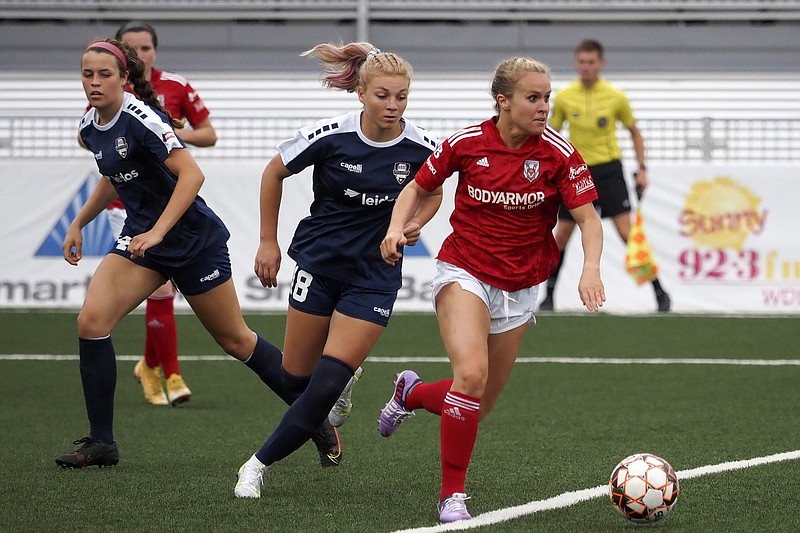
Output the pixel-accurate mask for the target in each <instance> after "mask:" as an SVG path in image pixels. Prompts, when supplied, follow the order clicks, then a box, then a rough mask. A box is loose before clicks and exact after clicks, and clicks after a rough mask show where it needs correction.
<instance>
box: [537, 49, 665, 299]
mask: <svg viewBox="0 0 800 533" xmlns="http://www.w3.org/2000/svg"><path fill="white" fill-rule="evenodd" d="M603 67H605V61H604V59H603V45H601V44H600V43H599V42H597V41H594V40H586V41H583V42H582V43H580V44H579V45H578V47H577V48H576V49H575V69H576V70H577V71H578V74H579V75H580V78H579V79H577V80H575V81H574V82H573V83H571V84H570V85H568V86H567V87H565V88H563V89H561V90H560V91H558V92H557V93H556V95H555V98H554V100H553V105H552V109H553V113H552V116H551V118H550V125H551V126H552V127H553V128H555V129H556V130H561V128H562V126H563V125H564V122H567V123H568V124H569V138H570V141H571V142H572V144H574V145H575V147H576V148H577V149H578V151H579V152H580V154H581V155H582V156H583V159H584V160H585V161H586V163H587V164H588V165H589V170H590V171H591V173H592V178H594V182H595V186H596V187H597V194H598V195H599V199H598V200H597V201H596V202H595V207H596V208H598V209H599V211H600V216H601V217H603V218H611V219H612V220H613V221H614V226H615V227H616V228H617V233H619V236H620V237H621V238H622V240H623V241H624V242H628V234H629V232H630V229H631V202H630V198H629V196H628V187H627V185H626V184H625V177H624V175H623V172H622V161H621V160H622V151H621V150H620V148H619V144H618V143H617V122H620V123H622V125H623V126H625V128H627V130H628V131H629V132H631V139H632V140H633V149H634V152H635V153H636V161H638V163H639V170H638V171H637V172H636V174H635V176H636V191H637V193H638V194H639V195H640V196H641V194H642V192H643V191H644V189H645V188H646V187H647V165H646V164H645V163H646V161H645V149H644V138H643V137H642V134H641V132H640V131H639V128H637V127H636V120H635V119H634V117H633V111H632V110H631V105H630V102H629V101H628V97H627V96H626V95H625V93H624V92H622V91H621V90H620V89H617V88H616V87H614V86H613V85H611V84H610V83H608V82H607V81H605V80H603V79H600V71H602V70H603ZM574 229H575V221H574V220H573V219H572V217H571V216H570V214H569V211H567V210H566V209H565V208H564V206H563V205H562V206H561V209H560V210H559V213H558V226H557V227H556V236H555V237H556V242H557V243H558V249H559V250H560V251H561V262H563V260H564V249H565V248H566V246H567V242H568V241H569V238H570V236H571V235H572V231H573V230H574ZM561 262H559V265H558V268H557V269H556V271H555V272H554V273H553V275H552V276H550V279H548V280H547V296H546V297H545V299H544V301H543V302H542V304H541V306H540V307H539V310H540V311H552V310H553V293H554V292H555V287H556V281H557V280H558V273H559V271H560V269H561ZM652 283H653V289H654V290H655V296H656V303H657V306H658V307H657V308H658V310H659V311H661V312H667V311H669V309H670V305H671V302H670V298H669V295H668V294H667V293H666V292H665V291H664V289H663V288H662V287H661V283H659V281H658V278H656V279H654V280H653V281H652Z"/></svg>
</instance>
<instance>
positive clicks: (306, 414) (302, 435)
mask: <svg viewBox="0 0 800 533" xmlns="http://www.w3.org/2000/svg"><path fill="white" fill-rule="evenodd" d="M351 377H353V369H352V368H350V367H349V366H347V365H346V364H344V363H343V362H341V361H339V360H338V359H334V358H332V357H329V356H327V355H323V356H322V359H320V361H319V363H317V367H316V368H315V369H314V373H313V374H312V375H311V381H310V382H309V383H308V387H307V388H306V390H305V391H304V392H303V393H302V394H301V395H300V397H299V398H298V399H297V401H295V402H294V403H293V404H292V405H291V407H289V409H288V410H287V411H286V413H285V414H284V415H283V418H282V419H281V421H280V423H279V424H278V427H277V428H275V431H274V432H273V433H272V435H270V436H269V438H268V439H267V441H266V442H265V443H264V446H262V447H261V449H260V450H259V451H257V452H256V458H258V460H259V461H261V462H262V463H264V464H265V465H271V464H272V463H274V462H276V461H280V460H281V459H283V458H284V457H286V456H288V455H289V454H290V453H292V452H294V451H295V450H297V449H298V448H300V446H302V445H303V444H305V442H306V441H307V440H308V439H310V438H311V435H313V434H314V432H315V431H316V430H317V429H319V426H320V424H322V422H323V421H324V420H325V417H327V416H328V412H329V411H330V410H331V407H333V404H334V403H336V399H337V398H338V397H339V394H341V392H342V389H344V387H345V385H347V382H348V381H350V378H351Z"/></svg>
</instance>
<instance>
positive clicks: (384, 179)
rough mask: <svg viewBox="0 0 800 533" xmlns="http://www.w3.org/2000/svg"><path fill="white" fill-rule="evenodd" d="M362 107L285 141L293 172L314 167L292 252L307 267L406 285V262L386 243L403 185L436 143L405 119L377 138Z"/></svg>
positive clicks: (368, 283) (349, 278)
mask: <svg viewBox="0 0 800 533" xmlns="http://www.w3.org/2000/svg"><path fill="white" fill-rule="evenodd" d="M360 117H361V111H353V112H351V113H348V114H346V115H340V116H337V117H333V118H328V119H324V120H321V121H319V122H317V123H316V124H314V125H313V126H308V127H305V128H302V129H300V130H299V131H298V132H297V134H296V135H295V136H294V137H293V138H291V139H288V140H286V141H283V142H282V143H280V144H279V145H278V151H279V152H280V154H281V158H282V160H283V163H284V165H286V168H288V169H289V170H290V171H291V172H292V173H295V174H296V173H298V172H300V171H301V170H303V169H304V168H306V167H309V166H311V165H313V166H314V178H313V179H314V183H313V186H314V201H313V202H312V204H311V209H310V211H311V214H310V215H309V216H307V217H306V218H304V219H303V220H301V221H300V224H298V226H297V229H296V230H295V233H294V238H293V239H292V244H291V245H290V246H289V251H288V254H289V256H290V257H291V258H292V259H294V260H295V262H296V263H297V264H298V265H300V267H301V268H303V269H304V270H308V271H309V272H312V273H314V272H317V273H320V274H325V275H326V276H329V277H332V278H334V279H337V280H340V281H344V282H347V283H351V284H353V285H357V286H360V287H366V288H373V289H383V290H398V289H400V286H401V284H402V280H401V272H400V268H401V262H400V261H398V262H397V264H396V265H395V266H394V267H391V266H389V265H387V264H386V263H384V262H383V259H382V258H381V252H380V244H381V241H382V240H383V238H384V236H385V235H386V230H387V229H388V228H389V220H390V219H391V216H392V207H394V202H395V200H396V199H397V195H398V194H400V191H401V190H403V187H405V186H406V185H408V184H409V183H410V182H411V181H413V180H414V175H415V174H416V173H417V170H419V168H420V166H421V165H422V164H423V163H424V162H425V160H426V159H427V157H428V156H429V155H430V154H431V152H432V151H433V149H434V148H435V147H436V143H437V139H436V137H435V136H433V135H432V134H430V133H429V132H427V131H425V130H423V129H421V128H418V127H416V126H414V125H413V124H411V123H410V122H408V121H406V120H403V126H404V128H403V133H402V134H401V135H400V136H399V137H398V138H396V139H394V140H392V141H389V142H382V143H376V142H374V141H370V140H369V139H367V138H366V136H365V135H364V134H363V133H362V131H361V127H360V122H359V120H360Z"/></svg>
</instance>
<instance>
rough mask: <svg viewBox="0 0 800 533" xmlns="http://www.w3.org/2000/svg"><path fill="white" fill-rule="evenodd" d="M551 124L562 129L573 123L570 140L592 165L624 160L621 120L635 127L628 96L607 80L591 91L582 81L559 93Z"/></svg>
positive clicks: (598, 82) (596, 85)
mask: <svg viewBox="0 0 800 533" xmlns="http://www.w3.org/2000/svg"><path fill="white" fill-rule="evenodd" d="M552 108H553V113H552V115H551V117H550V125H551V126H552V127H553V128H555V129H556V130H561V128H562V127H563V125H564V122H567V123H569V140H570V141H571V142H572V144H574V145H575V148H577V149H578V152H580V154H581V155H582V156H583V159H584V160H585V161H586V163H587V164H588V165H590V166H591V165H600V164H603V163H608V162H610V161H615V160H618V159H622V152H621V151H620V149H619V144H617V121H619V122H621V123H622V124H623V125H624V126H625V127H626V128H631V127H632V126H633V125H634V124H635V119H634V117H633V110H632V109H631V104H630V102H629V101H628V97H627V96H625V93H624V92H622V91H621V90H620V89H617V88H616V87H614V86H613V85H611V84H610V83H608V82H606V81H605V80H602V79H601V80H598V81H597V83H595V84H594V87H592V88H591V89H587V88H586V87H584V86H583V83H581V81H580V80H576V81H574V82H573V83H571V84H570V85H568V86H566V87H564V88H563V89H561V90H560V91H558V92H557V93H556V95H555V98H554V99H553V106H552Z"/></svg>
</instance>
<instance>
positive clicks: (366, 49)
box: [300, 42, 413, 93]
mask: <svg viewBox="0 0 800 533" xmlns="http://www.w3.org/2000/svg"><path fill="white" fill-rule="evenodd" d="M300 55H301V56H311V57H315V58H317V59H319V60H320V61H322V64H323V70H322V84H323V85H324V86H325V87H328V88H332V89H340V90H342V91H347V92H349V93H352V92H355V91H356V90H358V88H359V87H365V86H366V85H367V82H368V81H369V80H370V79H371V78H372V77H373V76H376V75H379V74H388V75H394V76H405V77H407V78H408V79H411V75H412V74H413V69H412V68H411V65H410V64H409V63H408V61H406V60H405V59H403V58H402V57H400V56H399V55H397V54H395V53H393V52H381V51H380V50H378V49H377V48H375V47H374V46H372V45H371V44H370V43H365V42H360V43H350V44H340V45H338V46H337V45H333V44H329V43H322V44H318V45H316V46H315V47H314V48H312V49H311V50H306V51H305V52H303V53H302V54H300Z"/></svg>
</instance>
